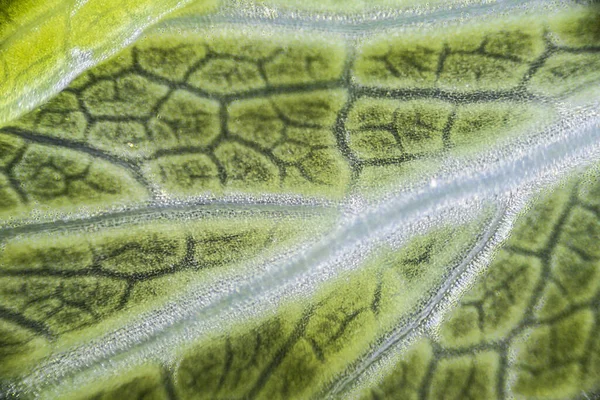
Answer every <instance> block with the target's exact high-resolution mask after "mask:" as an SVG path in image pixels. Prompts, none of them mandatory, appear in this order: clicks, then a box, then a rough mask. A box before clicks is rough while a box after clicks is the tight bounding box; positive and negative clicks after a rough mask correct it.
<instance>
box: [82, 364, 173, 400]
mask: <svg viewBox="0 0 600 400" xmlns="http://www.w3.org/2000/svg"><path fill="white" fill-rule="evenodd" d="M166 379H167V378H166V377H165V376H164V373H162V372H161V370H160V369H159V368H158V367H156V366H153V365H143V366H137V368H136V369H135V371H134V372H130V373H127V374H124V375H119V376H111V377H110V379H107V378H105V379H101V380H100V381H97V382H94V383H93V384H91V385H89V386H87V387H86V388H85V389H81V390H79V391H77V392H76V393H74V394H73V397H72V398H73V399H74V400H91V399H94V400H116V399H139V400H142V399H143V400H168V399H170V395H169V389H168V388H167V386H166V385H167V382H166Z"/></svg>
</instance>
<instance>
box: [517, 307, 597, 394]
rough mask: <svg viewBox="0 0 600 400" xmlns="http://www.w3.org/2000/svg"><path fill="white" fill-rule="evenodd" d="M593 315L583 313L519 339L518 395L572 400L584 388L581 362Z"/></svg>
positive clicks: (530, 331) (532, 330) (588, 311)
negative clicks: (568, 399)
mask: <svg viewBox="0 0 600 400" xmlns="http://www.w3.org/2000/svg"><path fill="white" fill-rule="evenodd" d="M593 320H594V316H593V314H592V312H591V311H590V310H583V311H580V312H577V313H573V314H572V315H570V316H568V317H566V318H564V319H563V320H559V321H558V322H556V323H554V324H552V325H542V326H540V327H538V328H534V329H531V330H529V331H527V332H526V333H525V334H524V335H526V336H524V337H523V338H522V339H520V340H519V339H517V343H516V344H515V348H514V350H513V351H514V352H515V354H516V356H517V362H516V363H515V365H514V366H513V369H514V371H513V373H514V374H515V375H516V382H515V383H514V386H513V390H514V392H515V394H518V395H524V396H531V397H536V398H570V397H572V396H574V395H576V394H577V393H578V392H579V391H580V390H581V386H582V383H583V382H582V381H583V371H582V368H581V365H580V359H581V358H582V357H583V356H584V352H585V351H586V346H587V343H586V342H587V340H588V337H589V335H590V333H591V332H590V331H591V328H592V324H593Z"/></svg>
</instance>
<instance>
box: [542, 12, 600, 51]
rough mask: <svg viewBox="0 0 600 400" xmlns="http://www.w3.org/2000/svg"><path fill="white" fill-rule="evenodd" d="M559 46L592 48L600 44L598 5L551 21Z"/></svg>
mask: <svg viewBox="0 0 600 400" xmlns="http://www.w3.org/2000/svg"><path fill="white" fill-rule="evenodd" d="M550 27H551V29H552V33H553V35H552V38H553V39H555V40H556V42H557V44H558V45H561V46H573V47H579V48H581V47H591V46H597V45H598V44H600V7H598V6H597V5H592V6H588V7H585V8H580V9H579V10H575V11H571V12H569V13H566V14H563V15H559V16H557V17H554V18H552V19H551V20H550Z"/></svg>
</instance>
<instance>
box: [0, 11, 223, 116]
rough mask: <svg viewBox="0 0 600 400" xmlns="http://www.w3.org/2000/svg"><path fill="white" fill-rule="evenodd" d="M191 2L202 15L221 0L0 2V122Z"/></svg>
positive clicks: (65, 83)
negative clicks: (0, 92) (0, 95)
mask: <svg viewBox="0 0 600 400" xmlns="http://www.w3.org/2000/svg"><path fill="white" fill-rule="evenodd" d="M187 4H191V5H192V6H193V7H194V11H195V12H197V13H202V12H205V11H208V10H210V9H213V8H214V6H215V5H216V4H217V0H163V1H160V2H155V1H151V0H129V1H127V2H126V4H123V2H121V1H116V0H51V1H43V0H1V1H0V90H1V91H2V98H1V99H0V125H3V124H4V123H5V122H7V121H9V120H11V119H13V118H15V117H17V116H19V115H21V114H23V113H24V112H26V111H29V110H31V109H32V108H33V107H35V106H36V105H38V104H39V103H40V102H43V101H45V100H48V97H49V96H51V95H53V94H55V93H56V92H58V91H60V90H62V89H63V88H64V87H65V86H66V85H67V84H68V82H69V81H71V79H72V78H73V77H74V76H76V75H78V74H79V73H81V72H82V71H83V70H85V69H86V68H89V67H91V66H93V65H95V64H97V63H98V62H100V61H102V60H104V59H106V58H107V57H109V56H111V55H113V54H114V53H115V52H116V51H118V50H121V49H122V48H123V47H125V46H127V45H128V44H129V43H131V42H132V41H133V40H134V39H135V38H136V37H137V36H138V35H139V34H140V32H141V30H142V29H144V28H146V27H148V26H149V25H150V24H152V23H153V22H156V21H158V20H159V19H161V18H163V17H164V16H166V15H168V14H169V13H171V12H173V11H176V10H180V9H181V8H182V7H184V6H185V5H187Z"/></svg>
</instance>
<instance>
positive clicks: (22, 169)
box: [14, 145, 145, 208]
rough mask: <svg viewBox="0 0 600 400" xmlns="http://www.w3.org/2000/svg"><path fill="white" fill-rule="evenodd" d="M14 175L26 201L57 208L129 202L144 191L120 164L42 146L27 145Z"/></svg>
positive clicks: (71, 151) (143, 194)
mask: <svg viewBox="0 0 600 400" xmlns="http://www.w3.org/2000/svg"><path fill="white" fill-rule="evenodd" d="M14 175H15V178H16V180H17V182H18V183H19V184H20V186H21V187H22V189H23V190H24V192H25V193H26V194H27V196H28V197H29V199H30V200H32V201H35V202H37V203H38V204H41V205H48V206H52V207H58V208H60V207H72V206H73V205H86V204H91V205H95V204H97V205H101V204H106V203H109V204H110V203H111V202H113V201H122V202H131V201H135V200H138V199H140V198H143V197H144V196H145V193H144V192H145V190H144V189H143V188H142V187H140V185H139V184H138V183H137V182H136V181H135V180H134V179H133V177H131V176H130V175H129V173H128V172H125V171H124V170H123V169H122V168H121V167H118V166H115V165H112V164H110V163H108V162H106V161H101V160H95V159H93V158H92V157H90V156H88V155H85V154H82V153H79V152H76V151H73V150H68V149H60V148H55V147H50V146H44V145H31V146H29V147H28V149H27V151H26V152H25V154H24V155H23V158H22V159H21V161H20V162H19V163H18V164H17V165H16V166H15V167H14Z"/></svg>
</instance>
